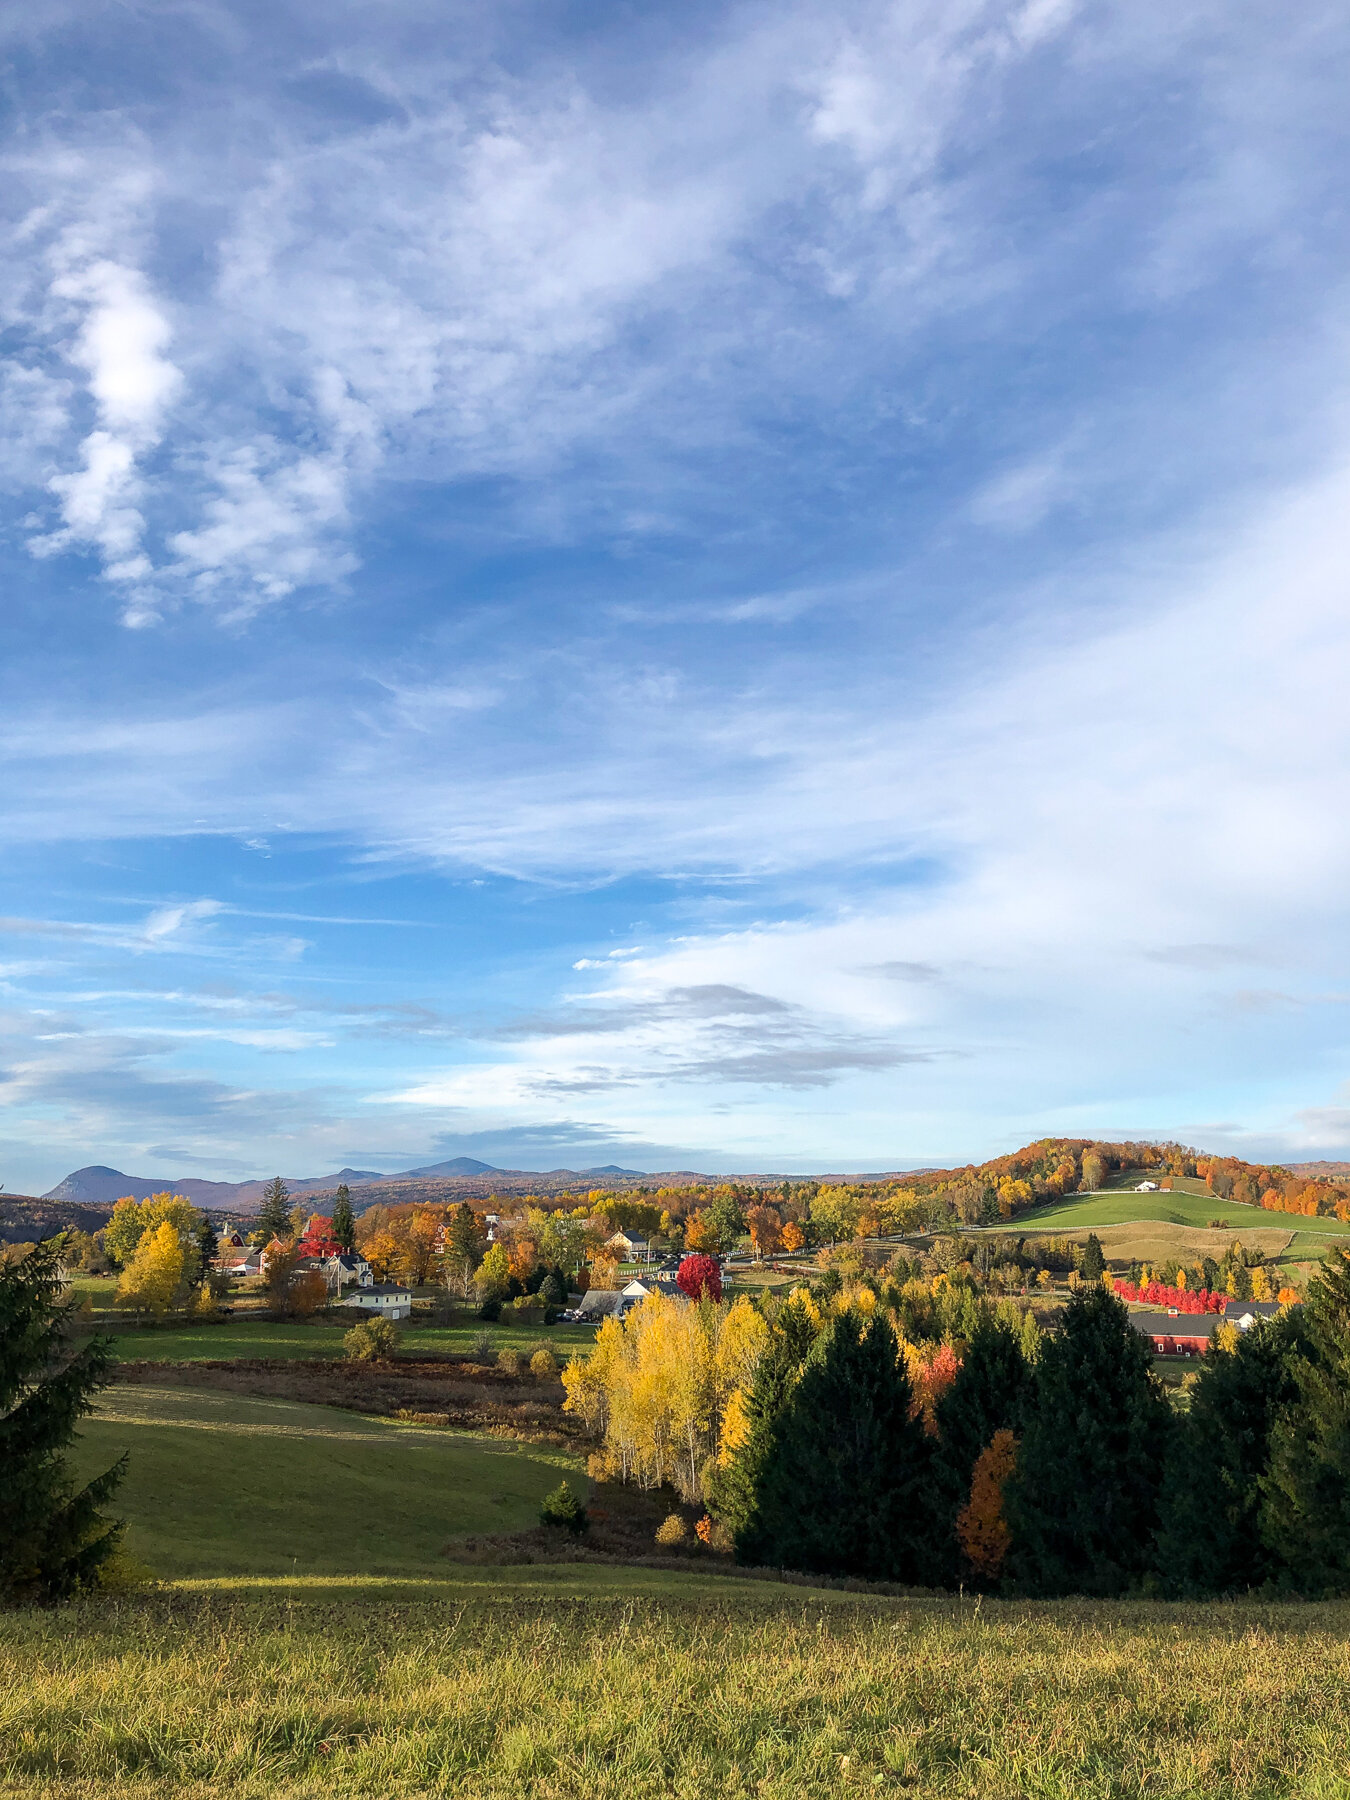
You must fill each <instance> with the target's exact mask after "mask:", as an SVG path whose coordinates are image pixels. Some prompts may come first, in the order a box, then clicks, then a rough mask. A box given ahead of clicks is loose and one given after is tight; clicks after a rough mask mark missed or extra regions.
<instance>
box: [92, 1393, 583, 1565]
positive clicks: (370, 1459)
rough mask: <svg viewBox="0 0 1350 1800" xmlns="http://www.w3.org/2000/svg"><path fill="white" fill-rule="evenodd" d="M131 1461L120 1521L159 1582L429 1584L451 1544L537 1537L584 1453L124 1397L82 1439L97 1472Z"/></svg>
mask: <svg viewBox="0 0 1350 1800" xmlns="http://www.w3.org/2000/svg"><path fill="white" fill-rule="evenodd" d="M123 1450H129V1451H130V1453H131V1460H130V1466H129V1469H128V1473H127V1477H126V1481H125V1482H124V1484H123V1486H122V1487H121V1489H120V1490H119V1492H118V1495H117V1500H116V1503H115V1510H116V1512H117V1513H118V1514H120V1516H122V1517H124V1518H126V1519H127V1520H128V1521H129V1530H128V1537H127V1546H128V1549H129V1550H130V1551H131V1553H132V1554H133V1555H134V1556H136V1557H137V1558H139V1559H140V1560H142V1561H144V1562H145V1563H147V1564H148V1565H149V1566H150V1567H151V1568H152V1569H153V1570H154V1571H155V1573H156V1574H157V1575H161V1576H228V1575H257V1574H276V1575H290V1574H304V1575H308V1574H314V1575H343V1574H366V1575H369V1574H391V1575H392V1574H412V1573H421V1574H426V1573H429V1572H432V1571H435V1570H436V1569H438V1568H443V1567H444V1564H443V1562H442V1561H441V1557H440V1553H441V1550H442V1548H443V1547H444V1546H445V1544H446V1542H447V1540H449V1539H451V1538H455V1537H462V1536H466V1535H468V1534H470V1533H488V1532H504V1531H508V1532H509V1531H514V1530H519V1529H520V1528H521V1527H523V1526H527V1525H533V1524H534V1523H535V1521H536V1519H537V1517H538V1513H539V1503H540V1501H541V1499H542V1498H543V1496H544V1494H546V1493H547V1492H548V1490H549V1489H550V1488H553V1487H556V1486H557V1484H558V1482H559V1481H560V1480H562V1479H563V1477H564V1475H567V1476H568V1477H569V1478H570V1479H571V1480H572V1482H573V1483H574V1485H577V1486H578V1487H581V1488H584V1486H585V1476H584V1474H583V1473H581V1472H580V1469H579V1464H578V1462H577V1459H576V1458H575V1457H569V1456H567V1455H566V1454H565V1453H562V1452H558V1451H553V1450H549V1449H546V1448H541V1447H539V1446H536V1445H522V1444H514V1443H510V1442H508V1441H503V1440H502V1439H500V1438H495V1437H485V1436H480V1435H478V1434H476V1433H471V1432H463V1431H455V1432H450V1431H436V1430H419V1429H418V1428H416V1427H415V1426H407V1425H401V1424H397V1423H395V1422H393V1421H389V1420H383V1419H369V1418H363V1417H361V1416H360V1415H359V1414H357V1413H351V1412H340V1411H337V1410H336V1409H334V1408H332V1407H328V1406H308V1405H304V1404H300V1403H297V1402H295V1401H291V1400H272V1399H259V1398H255V1397H250V1396H241V1395H237V1394H228V1393H212V1392H207V1391H204V1390H201V1389H178V1388H153V1387H127V1386H123V1387H115V1388H111V1389H109V1390H108V1391H107V1393H105V1395H104V1396H103V1398H102V1400H101V1402H100V1404H99V1407H98V1411H97V1412H96V1413H95V1415H94V1416H93V1417H92V1418H90V1419H87V1420H86V1421H85V1422H84V1424H83V1425H82V1426H81V1429H80V1436H79V1440H78V1446H77V1455H76V1466H77V1468H78V1470H79V1471H80V1473H82V1474H84V1475H88V1474H91V1473H93V1472H94V1471H95V1470H96V1469H103V1468H106V1467H108V1465H109V1464H110V1463H112V1462H114V1461H115V1460H116V1458H117V1457H118V1456H119V1455H120V1454H121V1452H122V1451H123Z"/></svg>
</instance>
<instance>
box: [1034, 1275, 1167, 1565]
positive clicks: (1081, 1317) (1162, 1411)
mask: <svg viewBox="0 0 1350 1800" xmlns="http://www.w3.org/2000/svg"><path fill="white" fill-rule="evenodd" d="M1171 1424H1172V1415H1171V1412H1170V1409H1169V1407H1168V1404H1167V1401H1166V1398H1165V1397H1164V1395H1163V1392H1162V1388H1161V1386H1160V1384H1159V1382H1158V1379H1157V1377H1156V1376H1155V1375H1154V1373H1153V1368H1152V1353H1151V1350H1150V1348H1149V1345H1148V1343H1147V1342H1146V1340H1145V1339H1144V1338H1143V1337H1141V1336H1140V1335H1139V1333H1138V1332H1136V1331H1134V1330H1133V1329H1132V1328H1131V1326H1130V1322H1129V1317H1128V1315H1127V1313H1126V1311H1125V1308H1124V1306H1123V1305H1122V1304H1121V1302H1120V1301H1119V1300H1117V1299H1116V1297H1115V1296H1114V1295H1113V1294H1108V1293H1107V1292H1106V1290H1105V1288H1103V1287H1100V1286H1094V1287H1090V1288H1086V1287H1085V1288H1083V1289H1081V1290H1080V1291H1079V1292H1078V1293H1076V1294H1075V1295H1074V1296H1073V1297H1072V1299H1071V1300H1070V1301H1069V1305H1068V1308H1067V1310H1066V1312H1065V1315H1064V1320H1063V1324H1062V1326H1061V1329H1060V1330H1059V1332H1058V1333H1057V1334H1056V1335H1055V1336H1054V1337H1051V1338H1047V1339H1046V1340H1045V1342H1044V1344H1043V1345H1042V1347H1041V1354H1040V1358H1039V1361H1038V1362H1037V1365H1036V1391H1035V1402H1034V1406H1033V1408H1032V1411H1031V1414H1030V1416H1029V1418H1028V1420H1027V1424H1026V1429H1025V1431H1024V1432H1023V1436H1022V1442H1021V1446H1020V1448H1019V1450H1018V1454H1017V1466H1016V1469H1015V1470H1014V1472H1013V1475H1012V1476H1011V1478H1010V1480H1009V1482H1008V1487H1007V1490H1006V1494H1005V1506H1004V1511H1005V1516H1006V1518H1007V1521H1008V1524H1009V1526H1010V1527H1011V1530H1012V1548H1011V1550H1010V1552H1009V1558H1008V1570H1009V1573H1010V1575H1011V1577H1012V1579H1013V1581H1014V1583H1015V1585H1016V1586H1017V1587H1018V1588H1020V1589H1021V1590H1022V1591H1024V1592H1029V1593H1035V1594H1119V1593H1123V1592H1124V1591H1125V1590H1127V1589H1128V1588H1130V1587H1132V1586H1134V1585H1135V1584H1137V1583H1138V1582H1140V1581H1141V1580H1142V1579H1143V1577H1144V1575H1145V1573H1146V1572H1147V1570H1148V1569H1149V1567H1150V1564H1151V1559H1152V1551H1153V1535H1154V1531H1155V1529H1156V1527H1157V1523H1158V1490H1159V1485H1160V1483H1161V1479H1162V1468H1163V1460H1164V1457H1165V1455H1166V1452H1167V1448H1168V1444H1169V1440H1170V1435H1171Z"/></svg>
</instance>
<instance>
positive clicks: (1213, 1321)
mask: <svg viewBox="0 0 1350 1800" xmlns="http://www.w3.org/2000/svg"><path fill="white" fill-rule="evenodd" d="M1130 1324H1131V1326H1132V1327H1133V1328H1134V1330H1135V1331H1137V1332H1139V1333H1140V1335H1141V1336H1143V1337H1146V1338H1148V1339H1149V1340H1150V1342H1151V1343H1152V1345H1153V1349H1154V1353H1155V1355H1157V1356H1203V1355H1204V1353H1205V1350H1206V1347H1207V1346H1208V1344H1209V1340H1210V1335H1211V1333H1213V1332H1214V1331H1216V1330H1217V1329H1218V1327H1219V1326H1220V1325H1222V1324H1223V1315H1222V1314H1221V1313H1211V1312H1203V1313H1184V1312H1181V1311H1179V1310H1178V1309H1177V1308H1176V1307H1175V1306H1170V1307H1168V1309H1167V1311H1166V1312H1132V1313H1131V1314H1130Z"/></svg>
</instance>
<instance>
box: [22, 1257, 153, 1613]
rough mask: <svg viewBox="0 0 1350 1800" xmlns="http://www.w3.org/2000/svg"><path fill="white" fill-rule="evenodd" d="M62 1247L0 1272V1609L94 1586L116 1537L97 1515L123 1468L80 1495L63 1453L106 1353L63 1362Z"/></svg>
mask: <svg viewBox="0 0 1350 1800" xmlns="http://www.w3.org/2000/svg"><path fill="white" fill-rule="evenodd" d="M61 1249H62V1245H61V1239H60V1238H49V1239H48V1240H47V1241H46V1242H45V1243H42V1244H38V1245H37V1246H36V1247H35V1248H34V1249H32V1250H30V1251H29V1253H28V1255H27V1256H25V1257H24V1258H23V1260H22V1261H21V1262H15V1263H10V1264H5V1265H0V1603H5V1602H7V1603H10V1604H13V1603H29V1604H31V1603H34V1602H43V1601H51V1600H60V1599H63V1598H65V1597H66V1596H67V1595H69V1594H71V1593H73V1592H74V1591H75V1590H76V1589H78V1588H80V1587H82V1586H84V1585H85V1584H86V1583H88V1582H90V1581H92V1580H94V1579H95V1578H96V1576H97V1573H98V1570H99V1568H100V1566H101V1565H102V1564H103V1563H104V1561H105V1560H106V1559H107V1557H108V1556H109V1555H110V1554H111V1553H112V1551H113V1550H114V1549H115V1547H116V1544H117V1540H118V1537H119V1535H120V1531H121V1527H120V1526H119V1525H116V1524H113V1523H110V1522H109V1521H108V1520H107V1519H105V1518H104V1517H103V1515H102V1511H101V1508H102V1507H104V1506H105V1505H106V1504H107V1502H108V1501H109V1499H110V1498H111V1497H112V1494H113V1491H114V1490H115V1488H116V1487H117V1484H118V1482H119V1481H120V1480H121V1478H122V1474H123V1470H124V1467H125V1459H123V1460H122V1461H121V1462H118V1463H116V1464H115V1465H114V1466H113V1467H112V1468H111V1469H109V1470H107V1471H106V1473H104V1474H103V1475H100V1476H98V1477H96V1479H95V1480H93V1481H91V1482H89V1483H88V1484H87V1485H86V1486H85V1487H83V1488H79V1487H77V1486H76V1484H75V1482H74V1481H73V1480H72V1478H71V1475H70V1471H69V1469H68V1467H67V1465H66V1462H65V1458H64V1455H63V1452H64V1451H65V1450H66V1448H67V1447H68V1445H69V1444H70V1441H71V1439H72V1437H73V1436H74V1433H75V1427H76V1423H77V1421H78V1420H79V1419H80V1418H81V1417H82V1416H83V1415H84V1414H85V1413H87V1412H89V1410H90V1408H91V1404H92V1400H93V1396H94V1395H95V1394H96V1393H97V1392H98V1390H99V1389H100V1388H102V1387H104V1386H106V1385H107V1381H108V1371H109V1367H110V1364H111V1346H110V1345H109V1344H108V1342H107V1340H106V1339H102V1338H95V1339H93V1340H92V1341H90V1342H89V1343H87V1344H86V1345H85V1346H84V1347H83V1349H81V1350H80V1351H79V1352H78V1354H76V1355H74V1356H69V1355H67V1354H66V1351H67V1345H66V1339H65V1309H64V1307H63V1306H62V1304H61Z"/></svg>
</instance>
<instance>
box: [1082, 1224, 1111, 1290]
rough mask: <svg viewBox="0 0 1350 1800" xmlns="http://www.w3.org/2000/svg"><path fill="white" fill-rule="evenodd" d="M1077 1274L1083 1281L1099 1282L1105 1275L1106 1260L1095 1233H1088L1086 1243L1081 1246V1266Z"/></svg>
mask: <svg viewBox="0 0 1350 1800" xmlns="http://www.w3.org/2000/svg"><path fill="white" fill-rule="evenodd" d="M1079 1273H1080V1274H1081V1275H1082V1277H1083V1280H1084V1281H1100V1280H1101V1278H1102V1276H1103V1275H1104V1274H1105V1273H1106V1258H1105V1256H1103V1254H1102V1241H1101V1239H1100V1238H1099V1237H1098V1236H1097V1234H1096V1232H1095V1231H1090V1232H1089V1233H1088V1240H1087V1243H1086V1244H1084V1246H1083V1266H1082V1268H1081V1269H1080V1270H1079Z"/></svg>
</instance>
